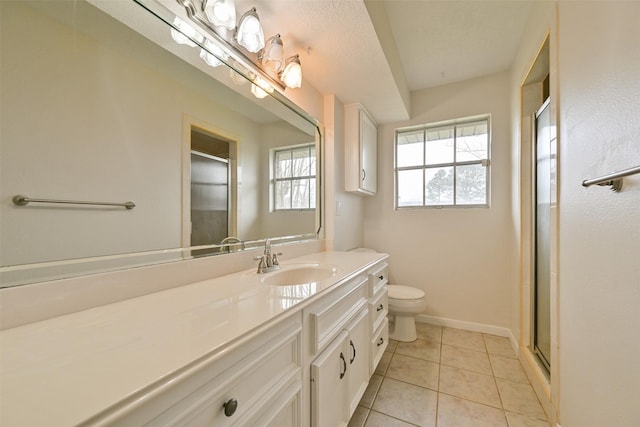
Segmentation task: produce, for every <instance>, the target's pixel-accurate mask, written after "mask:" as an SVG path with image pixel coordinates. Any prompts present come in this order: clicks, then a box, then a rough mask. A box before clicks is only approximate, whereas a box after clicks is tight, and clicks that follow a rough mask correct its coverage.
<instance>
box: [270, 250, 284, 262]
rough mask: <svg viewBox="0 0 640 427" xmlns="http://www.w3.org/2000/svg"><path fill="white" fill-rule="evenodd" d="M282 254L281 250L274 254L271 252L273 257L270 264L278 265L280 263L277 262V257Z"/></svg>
mask: <svg viewBox="0 0 640 427" xmlns="http://www.w3.org/2000/svg"><path fill="white" fill-rule="evenodd" d="M280 255H282V252H277V253H275V254H273V258H272V264H273V265H280V263H279V262H278V257H279V256H280Z"/></svg>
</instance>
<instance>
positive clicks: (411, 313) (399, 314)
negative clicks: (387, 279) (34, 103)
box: [387, 285, 427, 342]
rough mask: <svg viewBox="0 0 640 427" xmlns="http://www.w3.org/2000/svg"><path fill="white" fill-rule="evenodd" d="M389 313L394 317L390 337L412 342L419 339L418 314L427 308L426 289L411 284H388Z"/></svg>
mask: <svg viewBox="0 0 640 427" xmlns="http://www.w3.org/2000/svg"><path fill="white" fill-rule="evenodd" d="M387 290H388V298H389V314H390V315H391V317H392V318H393V319H394V320H393V325H392V327H391V330H390V332H389V338H391V339H393V340H396V341H404V342H411V341H415V340H416V339H418V334H417V333H416V316H417V315H418V314H420V313H422V312H423V311H424V310H425V309H426V308H427V303H426V300H425V297H424V291H422V290H420V289H417V288H412V287H410V286H401V285H388V286H387Z"/></svg>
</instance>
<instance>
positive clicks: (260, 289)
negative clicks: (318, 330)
mask: <svg viewBox="0 0 640 427" xmlns="http://www.w3.org/2000/svg"><path fill="white" fill-rule="evenodd" d="M384 258H386V255H385V254H378V253H361V252H320V253H316V254H311V255H305V256H302V257H299V258H294V259H291V260H288V261H286V262H282V264H281V265H282V270H287V269H291V268H294V267H296V266H300V265H301V264H306V265H310V264H314V265H316V264H317V265H323V266H331V267H333V268H334V271H335V274H334V275H333V276H332V277H331V278H329V279H327V280H323V281H319V282H316V283H311V284H306V285H296V286H283V287H281V286H269V285H266V284H264V283H262V282H263V281H264V280H265V279H266V278H268V277H270V276H272V275H273V274H274V273H267V274H260V275H258V274H257V273H256V272H255V269H253V268H252V269H251V270H245V271H242V272H238V273H234V274H230V275H226V276H221V277H216V278H212V279H209V280H205V281H202V282H198V283H193V284H191V285H187V286H181V287H178V288H173V289H169V290H166V291H162V292H158V293H154V294H149V295H145V296H142V297H138V298H133V299H130V300H126V301H122V302H118V303H114V304H109V305H105V306H101V307H96V308H92V309H89V310H85V311H81V312H77V313H73V314H69V315H66V316H61V317H56V318H53V319H49V320H45V321H42V322H37V323H32V324H29V325H24V326H20V327H17V328H13V329H7V330H4V331H2V332H1V333H0V405H1V406H0V425H2V426H12V427H18V426H58V425H59V426H71V425H77V424H78V423H81V422H82V421H84V420H86V419H88V418H89V417H91V416H93V415H95V414H97V413H98V412H100V411H103V410H105V409H106V408H108V407H110V406H112V405H114V404H115V403H117V402H121V401H122V400H126V399H127V398H128V397H129V396H131V395H132V394H134V393H135V392H136V391H139V390H141V389H142V388H144V387H145V386H148V385H150V384H152V383H154V382H157V381H160V380H163V379H170V378H171V377H172V374H174V373H176V372H177V371H178V370H180V368H183V367H184V366H186V365H188V364H190V363H192V362H194V361H195V360H197V359H199V358H202V357H203V356H207V355H212V354H215V353H216V352H219V351H220V349H222V348H223V347H225V346H226V345H228V344H230V343H232V342H234V341H236V340H238V339H239V338H241V337H242V336H244V335H246V334H248V333H250V332H251V331H254V330H255V329H257V328H259V327H260V326H261V325H263V324H265V323H267V322H269V321H271V320H274V319H276V318H279V317H283V316H286V315H287V314H288V313H292V312H293V311H297V310H299V309H300V308H302V307H303V306H305V305H307V304H308V303H309V302H310V301H312V300H313V299H315V298H314V297H317V296H319V295H321V294H324V291H326V290H328V289H329V288H332V287H334V286H337V285H339V284H341V283H342V282H344V280H345V279H347V278H349V277H350V276H352V275H353V274H354V273H355V272H357V271H360V270H362V269H364V268H367V267H368V266H370V265H371V264H373V263H375V262H377V261H379V260H381V259H384ZM282 270H280V271H282Z"/></svg>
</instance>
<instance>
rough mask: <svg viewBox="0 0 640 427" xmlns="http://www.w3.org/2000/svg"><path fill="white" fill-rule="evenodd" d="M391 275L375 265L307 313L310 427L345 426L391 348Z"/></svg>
mask: <svg viewBox="0 0 640 427" xmlns="http://www.w3.org/2000/svg"><path fill="white" fill-rule="evenodd" d="M387 271H388V266H387V264H386V263H384V262H382V263H377V264H375V265H374V266H372V267H370V268H368V269H366V270H363V271H362V272H361V273H360V274H359V275H357V276H356V277H354V278H352V279H351V280H349V281H348V282H347V283H345V284H343V285H341V286H340V287H338V288H337V289H336V290H334V291H332V292H330V293H329V294H327V295H326V296H324V297H323V298H322V299H320V300H318V301H316V302H315V303H313V304H311V305H310V306H309V307H307V308H306V309H305V310H304V312H303V330H304V333H305V334H307V332H308V339H305V345H306V346H307V348H306V353H305V358H306V359H307V358H308V360H310V361H311V362H310V369H309V381H310V383H311V399H310V401H311V402H310V408H309V410H308V411H307V412H308V413H309V416H310V419H311V426H312V427H340V426H346V425H347V424H348V423H349V419H350V417H351V416H352V415H353V413H354V412H355V410H356V408H357V406H358V403H359V402H360V399H361V398H362V396H363V395H364V392H365V390H366V388H367V386H368V384H369V379H370V378H371V375H372V374H373V372H374V371H375V367H376V366H377V364H378V362H379V361H380V358H381V357H382V354H383V353H384V350H385V349H386V347H387V344H388V335H389V332H388V320H387V317H386V316H387V313H388V307H387V289H386V286H385V285H386V284H387ZM381 277H382V278H381Z"/></svg>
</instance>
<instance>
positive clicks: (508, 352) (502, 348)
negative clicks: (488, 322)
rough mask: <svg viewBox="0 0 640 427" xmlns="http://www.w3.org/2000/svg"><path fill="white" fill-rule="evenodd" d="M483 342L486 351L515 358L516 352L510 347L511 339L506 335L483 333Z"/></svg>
mask: <svg viewBox="0 0 640 427" xmlns="http://www.w3.org/2000/svg"><path fill="white" fill-rule="evenodd" d="M482 337H483V338H484V343H485V344H486V345H487V352H489V353H490V354H496V355H498V356H504V357H511V358H513V359H517V358H518V356H517V355H516V352H515V351H513V347H511V341H509V338H507V337H499V336H496V335H487V334H483V335H482Z"/></svg>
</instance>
